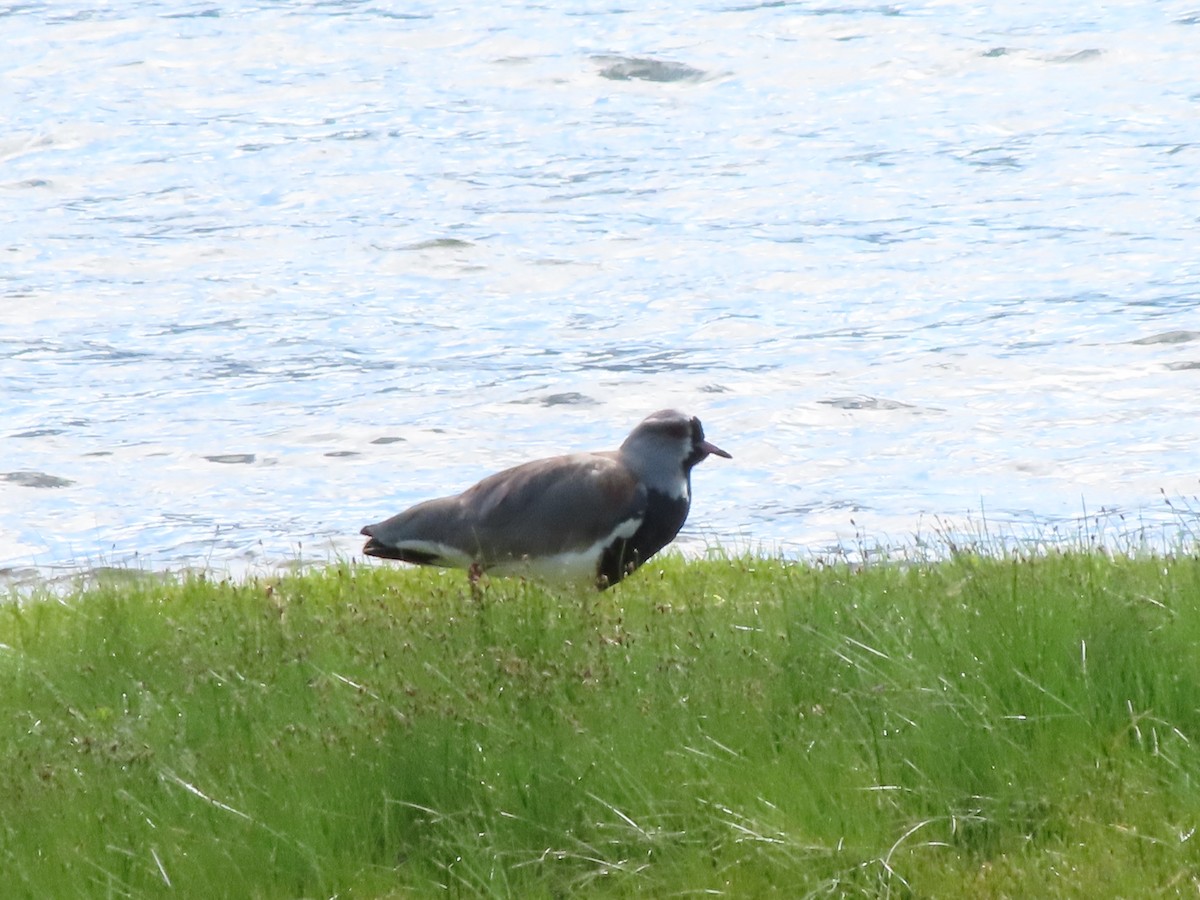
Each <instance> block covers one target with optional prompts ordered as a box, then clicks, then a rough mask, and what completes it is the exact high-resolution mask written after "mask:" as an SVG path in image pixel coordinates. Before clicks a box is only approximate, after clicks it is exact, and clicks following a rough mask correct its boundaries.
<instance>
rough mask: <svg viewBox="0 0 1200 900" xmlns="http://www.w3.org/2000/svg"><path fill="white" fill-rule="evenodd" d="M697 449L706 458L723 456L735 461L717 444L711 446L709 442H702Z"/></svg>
mask: <svg viewBox="0 0 1200 900" xmlns="http://www.w3.org/2000/svg"><path fill="white" fill-rule="evenodd" d="M696 449H697V450H699V451H701V452H702V453H703V454H704V455H705V456H710V455H711V456H721V457H724V458H725V459H733V457H732V456H730V455H729V454H728V453H726V452H725V451H724V450H722V449H721V448H720V447H718V446H717V445H716V444H710V443H709V442H708V441H701V442H700V443H699V444H697V445H696Z"/></svg>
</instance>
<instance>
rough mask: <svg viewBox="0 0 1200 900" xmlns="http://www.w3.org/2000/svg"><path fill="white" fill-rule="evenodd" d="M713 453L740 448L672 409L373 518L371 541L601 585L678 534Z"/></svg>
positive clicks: (462, 562) (388, 548)
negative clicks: (604, 447)
mask: <svg viewBox="0 0 1200 900" xmlns="http://www.w3.org/2000/svg"><path fill="white" fill-rule="evenodd" d="M709 455H715V456H723V457H725V458H726V459H730V458H731V457H730V455H729V454H728V453H726V452H725V451H724V450H722V449H721V448H720V447H717V446H715V445H713V444H710V443H709V442H708V441H706V440H705V439H704V429H703V428H702V427H701V425H700V420H699V419H697V418H695V417H694V416H693V417H689V416H686V415H684V414H683V413H681V412H677V411H675V410H673V409H664V410H661V411H660V412H656V413H655V414H654V415H652V416H650V417H649V418H647V419H645V420H644V421H643V422H642V423H641V424H640V425H638V426H637V428H635V429H633V431H632V432H630V434H629V437H627V438H626V439H625V442H624V443H623V444H621V447H620V449H619V450H609V451H603V452H600V453H572V454H569V455H567V456H553V457H550V458H549V459H539V460H536V461H534V462H528V463H525V464H524V465H520V466H515V467H513V468H511V469H505V470H504V471H503V472H497V473H496V474H495V475H491V476H489V477H487V478H485V479H483V481H481V482H479V483H478V484H476V485H474V486H473V487H470V488H467V490H465V491H463V492H462V493H461V494H457V495H455V496H453V497H441V498H439V499H437V500H427V501H425V502H424V503H418V504H417V505H416V506H414V507H412V508H411V509H408V510H406V511H405V512H402V513H400V514H399V515H395V516H392V517H391V518H390V519H387V520H385V521H383V522H379V523H378V524H375V525H368V526H366V527H365V528H364V529H363V530H362V533H363V534H365V535H366V536H367V537H368V538H369V540H368V541H367V543H366V546H365V547H364V548H363V552H364V553H365V554H367V555H368V556H380V557H384V558H386V559H399V560H402V561H404V562H408V563H416V564H418V565H427V566H451V567H455V568H462V569H467V570H468V572H469V573H470V575H471V580H472V581H475V580H477V579H478V577H479V575H480V573H482V572H485V571H486V572H493V573H496V574H501V575H504V574H513V575H523V574H524V575H530V576H532V577H535V578H541V579H548V580H555V581H572V582H580V581H583V582H588V583H591V584H594V585H595V586H596V587H597V588H598V589H599V590H604V589H605V588H607V587H609V586H611V585H614V584H616V583H617V582H618V581H620V580H621V579H622V578H624V577H625V576H626V575H628V574H629V573H630V572H632V571H633V570H634V569H636V568H637V567H638V566H640V565H641V564H642V563H644V562H645V561H646V560H648V559H649V558H650V557H651V556H653V555H654V554H655V553H657V552H658V551H659V550H661V549H662V548H663V547H665V546H666V545H667V544H669V543H670V542H671V540H672V539H674V537H675V535H676V534H678V533H679V529H680V528H682V527H683V523H684V521H685V520H686V519H687V515H688V509H689V508H690V506H691V503H692V467H693V466H695V465H696V463H698V462H700V461H701V460H703V459H704V458H705V457H707V456H709Z"/></svg>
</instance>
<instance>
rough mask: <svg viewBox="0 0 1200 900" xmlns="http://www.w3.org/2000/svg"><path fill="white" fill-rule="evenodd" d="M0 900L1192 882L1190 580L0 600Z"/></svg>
mask: <svg viewBox="0 0 1200 900" xmlns="http://www.w3.org/2000/svg"><path fill="white" fill-rule="evenodd" d="M0 643H2V644H3V647H2V648H0V717H2V719H3V722H4V727H3V729H2V731H0V871H3V872H4V878H5V881H6V890H7V891H11V892H12V893H11V894H10V895H11V896H20V895H25V896H31V897H51V896H54V897H68V896H95V897H100V896H114V897H126V896H131V897H143V896H159V895H162V896H166V895H169V894H170V895H178V896H196V897H218V896H228V897H264V898H274V897H332V896H335V895H336V896H340V897H378V896H396V897H407V896H430V895H448V896H462V897H474V896H496V897H521V898H536V897H568V896H569V897H587V896H597V897H601V896H603V897H609V896H614V897H620V896H656V897H666V896H675V895H679V896H682V895H690V894H702V893H724V894H726V895H728V896H738V897H761V896H772V895H778V896H783V897H798V896H805V895H807V894H812V895H818V896H826V895H832V896H922V897H923V896H938V897H988V896H997V897H998V896H1013V897H1023V896H1039V897H1051V896H1062V897H1075V896H1082V895H1091V896H1095V897H1116V896H1126V897H1145V896H1151V895H1163V894H1166V895H1173V894H1175V893H1187V894H1190V895H1192V896H1194V895H1195V893H1196V891H1197V889H1198V887H1200V833H1196V827H1197V825H1200V781H1198V776H1200V753H1198V748H1197V746H1196V744H1195V742H1196V741H1197V740H1200V650H1198V648H1200V561H1197V560H1196V559H1193V558H1186V557H1184V558H1178V559H1173V560H1170V561H1163V560H1161V559H1158V560H1155V559H1148V558H1147V559H1136V560H1128V559H1123V558H1122V559H1116V560H1111V559H1108V558H1107V557H1105V556H1102V555H1098V554H1089V553H1077V554H1066V555H1052V556H1049V557H1046V558H1040V559H1027V560H1017V561H1014V560H986V559H979V558H976V557H973V556H969V555H963V556H960V557H958V558H956V559H953V560H951V561H949V562H945V563H939V564H934V565H922V566H917V567H907V568H906V567H901V566H886V565H885V566H878V567H870V568H867V569H864V570H861V571H850V570H848V569H845V568H837V567H832V568H812V567H806V566H798V565H788V564H785V563H782V562H778V561H763V560H750V559H735V560H722V561H712V562H703V563H691V564H684V563H682V562H681V561H680V560H678V559H671V558H668V559H666V560H665V561H663V562H661V563H659V562H658V561H657V560H656V561H655V563H654V564H652V565H650V566H647V567H646V568H645V569H644V570H643V571H642V572H640V573H638V574H637V575H636V576H634V577H633V578H631V579H629V580H628V581H626V582H625V583H624V584H622V585H621V586H619V587H618V588H617V589H615V590H613V591H610V592H608V593H606V594H603V595H598V596H592V597H588V598H586V599H580V598H566V599H564V598H562V597H559V596H556V595H555V594H553V593H547V592H544V591H542V590H540V589H538V588H536V587H533V586H529V585H523V584H520V583H518V582H506V581H497V582H493V583H492V584H491V585H490V586H489V588H488V590H487V591H486V592H485V594H484V595H483V596H482V597H481V598H473V597H472V596H471V595H470V593H469V592H468V591H467V590H466V585H465V580H464V578H463V577H462V575H461V573H451V574H448V575H440V574H436V573H430V572H426V571H412V570H406V571H398V570H395V569H388V568H368V567H347V566H342V567H338V568H333V569H330V570H328V571H325V572H322V573H317V574H311V575H306V576H302V577H295V578H286V579H283V580H279V581H271V582H258V583H248V584H241V585H228V584H216V583H212V582H207V581H203V580H189V581H186V582H181V583H162V582H159V581H154V580H152V579H149V578H143V579H131V580H128V581H126V582H125V583H121V584H113V585H109V586H104V587H100V588H94V589H91V590H90V591H88V592H86V593H83V594H81V595H78V596H72V597H69V598H67V599H66V600H65V601H59V600H42V601H39V602H24V603H21V604H18V603H15V602H11V603H9V604H7V605H6V606H4V607H3V608H0Z"/></svg>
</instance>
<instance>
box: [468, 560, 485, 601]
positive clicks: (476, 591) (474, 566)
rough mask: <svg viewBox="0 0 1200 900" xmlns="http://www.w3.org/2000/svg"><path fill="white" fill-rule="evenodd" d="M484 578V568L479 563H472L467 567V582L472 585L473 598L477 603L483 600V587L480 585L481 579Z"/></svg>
mask: <svg viewBox="0 0 1200 900" xmlns="http://www.w3.org/2000/svg"><path fill="white" fill-rule="evenodd" d="M482 577H483V566H481V565H480V564H479V563H477V562H473V563H471V565H469V566H468V567H467V581H468V582H470V584H471V596H472V597H473V598H474V599H475V601H476V602H478V601H480V600H482V599H483V587H482V586H481V585H480V583H479V579H480V578H482Z"/></svg>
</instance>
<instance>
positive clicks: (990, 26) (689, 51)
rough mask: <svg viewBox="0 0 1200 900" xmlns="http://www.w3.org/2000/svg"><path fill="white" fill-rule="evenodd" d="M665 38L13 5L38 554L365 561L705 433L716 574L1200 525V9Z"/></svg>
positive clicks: (201, 8)
mask: <svg viewBox="0 0 1200 900" xmlns="http://www.w3.org/2000/svg"><path fill="white" fill-rule="evenodd" d="M634 6H637V7H639V8H638V9H634V10H626V9H622V8H613V7H609V6H606V5H600V4H587V3H563V4H552V5H545V6H539V5H534V4H528V3H507V4H499V5H490V6H489V5H481V4H467V5H463V6H460V7H453V6H446V5H444V4H423V3H411V4H372V3H365V2H364V3H358V2H327V3H320V4H301V3H289V2H273V3H261V4H258V5H241V6H237V7H236V8H234V9H230V10H227V9H225V8H224V6H223V5H210V4H202V3H195V4H166V3H150V2H134V0H129V2H115V3H110V4H106V5H104V6H103V7H100V8H96V9H92V8H85V7H76V6H72V5H67V4H62V3H56V2H54V3H27V4H22V5H17V6H9V7H6V8H2V9H0V30H2V33H3V35H4V42H5V47H6V50H5V53H4V54H3V61H0V73H2V80H3V84H4V86H5V89H4V91H3V92H0V113H2V115H3V121H4V122H5V123H6V127H5V129H4V131H3V135H2V136H0V260H3V262H2V263H0V291H2V298H0V304H2V307H0V521H2V522H3V523H4V524H3V526H0V569H4V570H7V571H8V572H9V573H10V574H14V573H15V574H17V575H22V574H28V573H35V574H39V575H45V574H48V573H54V572H58V571H61V570H63V569H72V568H74V567H79V566H98V565H122V566H124V565H134V566H139V567H146V568H156V569H157V568H175V567H184V566H205V565H206V566H212V567H215V568H218V569H225V570H235V571H243V570H246V569H250V570H253V569H255V568H257V567H268V566H272V565H276V564H279V563H288V562H294V561H296V560H313V561H321V560H325V559H330V558H334V557H338V556H347V555H351V554H354V553H356V552H357V550H358V548H359V547H360V546H361V545H360V539H359V538H358V536H357V531H358V528H359V527H360V526H361V525H362V524H364V523H366V522H371V521H376V520H378V519H380V518H382V517H384V516H386V515H389V514H391V513H393V512H396V511H398V510H400V509H402V508H403V507H405V506H406V505H408V504H410V503H412V502H415V501H417V500H420V499H424V498H426V497H429V496H434V495H438V494H443V493H448V492H451V491H455V490H458V489H461V488H462V487H465V486H467V485H468V484H470V483H471V482H472V481H474V480H475V479H476V478H478V477H480V476H482V475H484V474H487V473H488V472H491V471H494V470H496V469H497V468H500V467H502V466H505V465H509V464H513V463H517V462H521V461H524V460H525V459H529V458H533V457H536V456H540V455H548V454H552V453H556V452H560V451H564V450H568V449H601V448H608V447H613V446H615V445H616V444H617V443H618V442H619V441H620V440H621V439H622V438H623V437H624V435H625V433H626V432H627V431H628V429H629V428H630V427H632V425H633V424H635V423H636V422H637V421H638V420H639V419H640V418H641V417H642V416H644V415H645V414H647V413H649V412H651V411H653V410H655V409H658V408H661V407H664V406H678V407H680V408H682V409H685V410H687V411H688V412H691V413H694V414H697V415H700V416H701V417H702V418H703V420H704V422H705V425H706V428H707V431H708V433H709V436H710V437H711V439H712V440H713V441H715V442H716V443H718V444H719V445H721V446H723V447H725V448H726V449H728V450H730V451H731V452H732V453H733V454H734V456H735V459H734V460H733V461H732V462H726V461H723V460H712V461H710V462H707V463H705V464H704V465H703V466H702V467H701V468H700V469H698V470H697V472H696V475H695V488H696V491H695V493H696V502H695V504H694V506H693V511H692V518H691V521H690V522H689V524H688V528H687V530H686V532H685V533H684V535H683V536H682V542H683V545H684V546H685V547H687V548H690V549H697V548H702V547H704V546H706V545H709V544H712V543H715V542H719V543H723V544H726V545H736V546H741V547H745V546H750V547H761V548H766V549H771V550H779V551H782V552H787V553H797V554H805V553H827V552H834V551H837V550H839V549H845V548H847V547H853V546H857V545H860V544H872V543H882V544H886V545H903V544H911V543H912V542H913V541H914V540H917V539H918V538H919V537H930V536H931V533H932V534H937V533H939V532H940V533H942V534H946V533H951V534H953V533H957V531H958V530H960V529H962V528H965V529H966V530H968V531H969V530H971V529H972V528H976V529H978V528H987V529H989V530H990V529H997V530H998V531H1000V532H1007V533H1013V534H1017V535H1031V534H1033V535H1038V536H1045V535H1047V534H1049V535H1051V537H1053V536H1056V535H1063V536H1068V537H1069V536H1072V535H1076V534H1078V533H1080V531H1081V529H1087V530H1088V532H1089V533H1093V529H1095V528H1101V529H1103V530H1105V531H1106V533H1109V534H1115V535H1116V536H1117V537H1118V538H1120V537H1122V536H1128V535H1130V534H1134V533H1151V534H1153V535H1157V536H1158V537H1159V538H1161V539H1165V540H1167V541H1171V540H1174V539H1176V538H1177V537H1178V536H1179V535H1182V536H1184V537H1185V538H1186V537H1190V536H1191V535H1192V534H1193V530H1194V527H1195V525H1194V521H1193V520H1194V516H1193V511H1194V510H1195V509H1197V508H1200V507H1198V505H1197V504H1195V503H1194V502H1193V501H1192V500H1191V499H1190V498H1192V496H1193V495H1194V493H1195V491H1196V480H1197V466H1196V453H1195V443H1196V438H1197V429H1196V418H1195V417H1196V410H1197V409H1198V408H1200V320H1198V317H1197V314H1196V310H1197V307H1198V306H1200V254H1198V253H1197V247H1200V212H1198V210H1200V174H1198V173H1200V81H1198V80H1197V75H1200V67H1198V66H1197V64H1196V62H1195V60H1196V47H1197V42H1198V41H1200V10H1198V9H1197V8H1195V7H1189V6H1187V5H1184V4H1179V3H1171V2H1165V3H1156V4H1146V3H1118V4H1100V3H1081V4H1066V5H1064V4H1057V3H1051V2H1040V3H1039V2H1029V3H1011V4H1002V5H1000V7H999V8H996V9H983V8H980V7H978V6H977V5H974V4H954V3H943V2H923V3H893V4H885V5H839V4H836V3H827V2H826V3H821V2H812V3H805V2H801V3H786V2H785V3H765V4H756V3H746V2H739V0H728V2H712V3H706V4H703V5H701V6H699V7H697V6H696V5H695V4H692V3H684V2H677V0H661V2H657V3H653V4H645V5H643V4H634ZM1085 516H1086V518H1085ZM1098 519H1103V522H1102V523H1101V522H1098ZM964 523H965V524H964Z"/></svg>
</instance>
